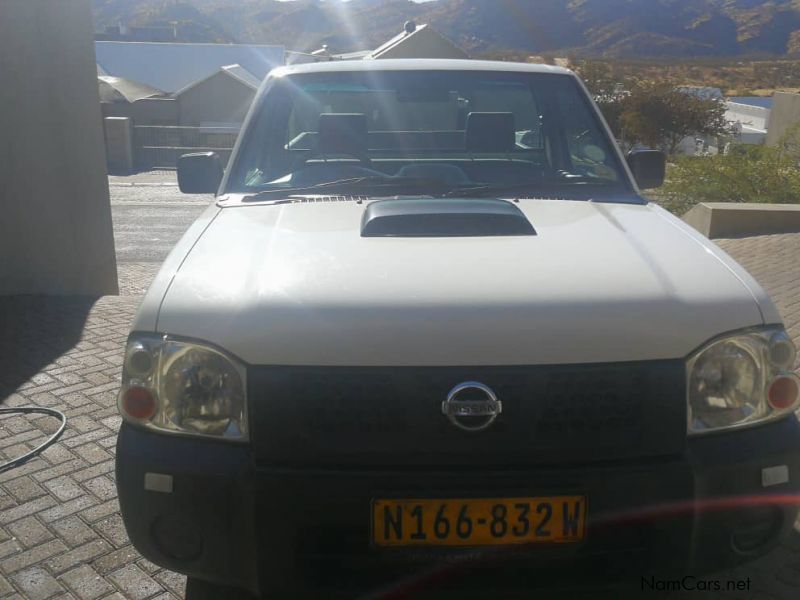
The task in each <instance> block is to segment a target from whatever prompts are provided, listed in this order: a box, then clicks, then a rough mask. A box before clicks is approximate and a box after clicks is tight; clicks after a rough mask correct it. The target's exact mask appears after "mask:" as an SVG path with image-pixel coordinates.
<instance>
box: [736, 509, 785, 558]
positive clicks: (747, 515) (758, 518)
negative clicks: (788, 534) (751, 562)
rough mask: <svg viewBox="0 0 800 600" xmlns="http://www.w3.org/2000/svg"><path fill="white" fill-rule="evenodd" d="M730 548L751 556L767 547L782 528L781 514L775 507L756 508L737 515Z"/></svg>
mask: <svg viewBox="0 0 800 600" xmlns="http://www.w3.org/2000/svg"><path fill="white" fill-rule="evenodd" d="M736 516H737V525H736V527H735V528H734V530H733V533H731V546H732V547H733V549H734V551H736V552H738V553H739V554H753V553H755V552H759V551H760V550H762V549H763V548H764V547H765V546H767V545H769V544H770V543H771V542H772V541H773V540H774V539H775V537H776V536H777V535H778V533H779V532H780V530H781V527H782V526H783V512H781V510H780V509H779V508H778V507H776V506H758V507H755V508H751V509H748V510H746V511H742V512H741V513H739V514H737V515H736Z"/></svg>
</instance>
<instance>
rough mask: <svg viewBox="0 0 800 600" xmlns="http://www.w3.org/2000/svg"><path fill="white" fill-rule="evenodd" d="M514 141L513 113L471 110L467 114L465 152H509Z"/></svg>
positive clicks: (515, 141)
mask: <svg viewBox="0 0 800 600" xmlns="http://www.w3.org/2000/svg"><path fill="white" fill-rule="evenodd" d="M516 143H517V132H516V127H515V124H514V113H510V112H472V113H469V115H467V132H466V146H467V152H511V151H512V150H513V149H514V148H515V146H516Z"/></svg>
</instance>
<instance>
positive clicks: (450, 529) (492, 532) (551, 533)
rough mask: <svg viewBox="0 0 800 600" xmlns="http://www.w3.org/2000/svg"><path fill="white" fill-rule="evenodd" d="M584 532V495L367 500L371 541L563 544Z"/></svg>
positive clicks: (397, 543) (394, 543)
mask: <svg viewBox="0 0 800 600" xmlns="http://www.w3.org/2000/svg"><path fill="white" fill-rule="evenodd" d="M585 534H586V498H585V497H584V496H542V497H530V498H462V499H438V500H431V499H411V500H408V499H402V500H399V499H376V500H373V501H372V541H373V543H374V544H375V545H376V546H505V545H510V544H534V543H565V542H579V541H581V540H582V539H583V538H584V536H585Z"/></svg>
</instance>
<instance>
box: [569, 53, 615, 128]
mask: <svg viewBox="0 0 800 600" xmlns="http://www.w3.org/2000/svg"><path fill="white" fill-rule="evenodd" d="M575 71H576V72H577V73H578V75H580V76H581V79H583V82H584V83H585V84H586V87H587V88H588V89H589V92H590V93H591V94H592V97H593V98H594V101H595V102H596V103H597V107H598V108H599V109H600V112H602V113H603V116H604V117H605V119H606V121H607V122H608V126H609V127H610V128H611V131H612V132H613V133H614V136H615V137H617V138H619V137H620V133H621V125H620V115H621V114H622V102H623V100H624V99H625V96H626V95H627V92H626V91H625V88H626V81H625V80H624V78H622V77H620V76H619V75H618V74H617V73H616V72H615V71H614V70H613V69H612V68H611V67H610V66H609V64H608V63H606V62H602V61H598V60H584V61H581V62H579V63H578V64H577V65H576V66H575Z"/></svg>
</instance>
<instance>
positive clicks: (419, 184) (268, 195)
mask: <svg viewBox="0 0 800 600" xmlns="http://www.w3.org/2000/svg"><path fill="white" fill-rule="evenodd" d="M408 187H412V188H413V189H414V191H416V192H423V193H425V194H441V193H443V192H444V191H449V190H452V189H453V187H454V186H453V185H451V184H449V183H447V182H445V181H443V180H440V179H422V178H420V177H392V176H389V175H387V176H386V177H382V176H380V175H369V176H366V177H350V178H348V179H337V180H335V181H326V182H324V183H318V184H315V185H311V186H306V187H295V188H276V189H271V190H264V191H261V192H258V193H256V194H252V195H250V196H245V197H244V198H243V199H242V200H243V201H244V202H255V201H258V200H271V199H274V198H288V197H289V196H299V195H304V194H316V193H319V192H331V191H333V190H339V191H342V192H354V191H359V192H361V193H364V192H366V191H371V192H376V191H377V192H386V191H389V190H394V191H395V192H396V191H397V188H401V189H405V188H408Z"/></svg>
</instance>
